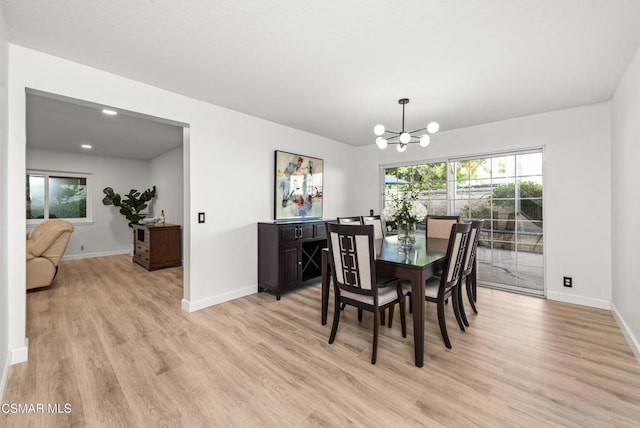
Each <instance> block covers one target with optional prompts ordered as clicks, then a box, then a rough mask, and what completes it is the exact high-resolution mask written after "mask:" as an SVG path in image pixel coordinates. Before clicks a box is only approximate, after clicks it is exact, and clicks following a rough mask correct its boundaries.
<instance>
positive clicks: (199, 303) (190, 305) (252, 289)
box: [182, 285, 258, 312]
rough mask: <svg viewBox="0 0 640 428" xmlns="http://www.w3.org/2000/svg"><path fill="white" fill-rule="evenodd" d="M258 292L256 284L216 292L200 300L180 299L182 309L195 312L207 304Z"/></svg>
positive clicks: (207, 305)
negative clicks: (224, 291) (216, 293)
mask: <svg viewBox="0 0 640 428" xmlns="http://www.w3.org/2000/svg"><path fill="white" fill-rule="evenodd" d="M257 292H258V286H257V285H251V286H249V287H244V288H241V289H240V290H234V291H229V292H227V293H222V294H218V295H216V296H211V297H207V298H204V299H200V300H194V301H190V300H187V299H182V310H183V311H185V312H195V311H199V310H200V309H204V308H208V307H209V306H215V305H218V304H220V303H224V302H228V301H230V300H234V299H238V298H240V297H244V296H248V295H250V294H254V293H257Z"/></svg>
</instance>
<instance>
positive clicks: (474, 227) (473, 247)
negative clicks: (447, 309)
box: [458, 220, 484, 327]
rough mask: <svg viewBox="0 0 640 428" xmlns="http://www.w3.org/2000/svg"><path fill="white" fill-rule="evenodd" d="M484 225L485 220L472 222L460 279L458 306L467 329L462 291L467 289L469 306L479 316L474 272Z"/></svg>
mask: <svg viewBox="0 0 640 428" xmlns="http://www.w3.org/2000/svg"><path fill="white" fill-rule="evenodd" d="M483 224H484V220H474V221H472V222H471V231H470V232H469V240H468V241H467V251H466V254H465V256H464V268H463V270H462V275H461V277H460V293H458V297H459V303H458V304H459V306H460V315H461V317H462V322H463V323H464V325H466V326H467V327H468V326H469V321H468V320H467V314H466V313H465V311H464V304H463V302H462V294H463V293H462V289H463V288H466V292H467V298H468V299H469V304H471V309H473V312H475V313H476V314H477V313H478V310H477V309H476V303H475V302H476V298H475V285H476V284H475V281H476V275H475V272H474V271H473V270H474V269H475V263H476V252H477V250H478V240H479V238H480V230H481V229H482V225H483Z"/></svg>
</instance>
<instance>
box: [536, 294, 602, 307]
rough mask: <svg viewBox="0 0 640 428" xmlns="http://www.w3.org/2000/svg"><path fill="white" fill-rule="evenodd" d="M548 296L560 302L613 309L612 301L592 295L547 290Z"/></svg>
mask: <svg viewBox="0 0 640 428" xmlns="http://www.w3.org/2000/svg"><path fill="white" fill-rule="evenodd" d="M547 298H548V299H549V300H557V301H558V302H565V303H573V304H574V305H581V306H589V307H592V308H599V309H611V302H610V301H609V300H604V299H594V298H592V297H585V296H576V295H573V294H568V293H558V292H557V291H547Z"/></svg>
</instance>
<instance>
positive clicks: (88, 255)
mask: <svg viewBox="0 0 640 428" xmlns="http://www.w3.org/2000/svg"><path fill="white" fill-rule="evenodd" d="M120 254H133V250H132V249H131V248H129V249H124V250H111V251H99V252H95V253H82V254H67V255H65V256H64V257H62V260H79V259H93V258H95V257H107V256H118V255H120Z"/></svg>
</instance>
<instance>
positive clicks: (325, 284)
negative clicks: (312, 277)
mask: <svg viewBox="0 0 640 428" xmlns="http://www.w3.org/2000/svg"><path fill="white" fill-rule="evenodd" d="M330 271H331V268H330V267H329V254H328V252H327V251H322V314H321V318H322V325H325V324H326V323H327V311H328V308H329V272H330Z"/></svg>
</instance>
